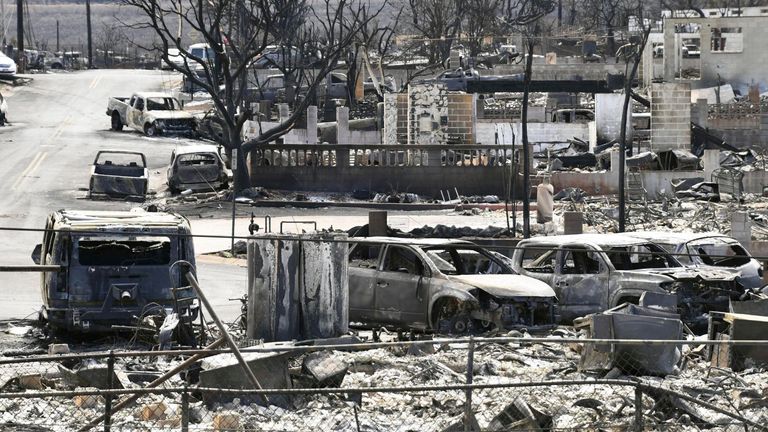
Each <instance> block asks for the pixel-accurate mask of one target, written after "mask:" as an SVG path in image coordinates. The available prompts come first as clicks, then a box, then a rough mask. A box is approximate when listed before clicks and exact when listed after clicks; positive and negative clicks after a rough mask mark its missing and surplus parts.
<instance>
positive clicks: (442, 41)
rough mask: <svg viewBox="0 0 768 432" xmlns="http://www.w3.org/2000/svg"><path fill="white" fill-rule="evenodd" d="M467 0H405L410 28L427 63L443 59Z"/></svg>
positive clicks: (461, 19)
mask: <svg viewBox="0 0 768 432" xmlns="http://www.w3.org/2000/svg"><path fill="white" fill-rule="evenodd" d="M472 3H473V2H471V1H469V0H407V11H408V15H409V19H410V25H411V30H412V31H413V32H414V35H415V36H417V38H419V39H420V41H421V42H422V43H421V47H422V48H423V49H424V51H425V54H426V56H427V58H428V59H429V63H430V64H441V63H443V62H445V61H446V60H447V59H448V58H449V56H450V54H451V47H452V46H453V43H454V41H455V40H456V38H457V37H458V36H459V33H460V31H461V23H462V21H463V20H464V17H465V14H466V12H467V10H468V9H469V8H471V7H472Z"/></svg>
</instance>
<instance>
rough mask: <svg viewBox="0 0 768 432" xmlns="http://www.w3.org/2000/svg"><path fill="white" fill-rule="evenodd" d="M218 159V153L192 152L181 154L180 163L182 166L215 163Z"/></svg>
mask: <svg viewBox="0 0 768 432" xmlns="http://www.w3.org/2000/svg"><path fill="white" fill-rule="evenodd" d="M216 159H217V158H216V155H215V154H213V153H190V154H184V155H180V156H179V162H178V164H179V165H181V166H191V165H215V164H216V162H217V161H216Z"/></svg>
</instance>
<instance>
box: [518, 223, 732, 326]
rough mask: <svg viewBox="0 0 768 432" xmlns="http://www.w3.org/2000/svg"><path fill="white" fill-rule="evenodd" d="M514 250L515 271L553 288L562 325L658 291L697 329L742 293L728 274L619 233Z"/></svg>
mask: <svg viewBox="0 0 768 432" xmlns="http://www.w3.org/2000/svg"><path fill="white" fill-rule="evenodd" d="M517 247H518V249H516V250H515V253H514V255H513V257H512V266H513V268H514V270H515V271H517V272H518V273H520V274H521V275H525V276H530V277H533V278H536V279H538V280H540V281H543V282H546V283H547V284H548V285H550V286H551V287H552V288H554V290H555V292H556V293H557V297H558V300H559V307H560V316H561V318H562V320H563V322H564V323H567V324H570V323H571V322H572V321H573V320H574V319H575V318H578V317H581V316H585V315H588V314H591V313H595V312H601V311H605V310H607V309H610V308H613V307H615V306H617V305H620V304H622V303H635V304H637V303H638V300H639V299H640V296H641V295H642V294H643V293H644V292H658V293H674V294H677V301H678V309H679V312H680V315H681V318H682V319H683V321H684V322H686V323H688V324H689V325H690V326H691V327H692V328H695V329H696V331H702V330H706V325H707V319H708V315H707V314H708V312H709V311H712V310H715V311H727V310H728V302H729V301H730V300H738V299H740V298H741V297H742V296H743V295H744V294H745V289H744V286H742V285H741V284H740V283H739V282H738V280H736V277H735V275H733V274H732V273H730V272H727V271H722V270H719V269H703V268H686V267H683V265H682V264H680V262H678V261H677V260H676V259H675V258H673V257H672V256H670V255H669V254H668V253H667V252H666V251H665V250H664V249H663V248H662V247H661V246H659V245H657V244H655V243H652V242H650V241H647V240H642V239H638V238H635V237H630V236H627V235H623V234H599V235H596V234H577V235H563V236H552V237H539V238H532V239H527V240H523V241H521V242H520V243H519V244H518V246H517Z"/></svg>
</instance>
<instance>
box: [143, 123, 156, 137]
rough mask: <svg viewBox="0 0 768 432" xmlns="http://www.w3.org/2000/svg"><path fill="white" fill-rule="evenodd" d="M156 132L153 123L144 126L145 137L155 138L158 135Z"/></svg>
mask: <svg viewBox="0 0 768 432" xmlns="http://www.w3.org/2000/svg"><path fill="white" fill-rule="evenodd" d="M157 132H158V131H157V126H155V124H154V123H152V124H147V125H145V126H144V134H145V135H147V136H150V137H153V136H157V135H158V133H157Z"/></svg>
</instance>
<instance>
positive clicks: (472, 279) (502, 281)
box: [446, 275, 555, 297]
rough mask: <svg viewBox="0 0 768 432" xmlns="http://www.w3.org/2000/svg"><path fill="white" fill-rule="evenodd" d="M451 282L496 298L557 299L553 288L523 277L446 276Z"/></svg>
mask: <svg viewBox="0 0 768 432" xmlns="http://www.w3.org/2000/svg"><path fill="white" fill-rule="evenodd" d="M446 277H447V278H448V279H449V280H451V281H454V282H460V283H464V284H467V285H471V286H473V287H475V288H479V289H481V290H483V291H485V292H487V293H488V294H490V295H493V296H496V297H555V291H554V290H552V288H551V287H550V286H549V285H548V284H546V283H544V282H542V281H540V280H537V279H534V278H531V277H528V276H521V275H461V276H451V275H447V276H446Z"/></svg>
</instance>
